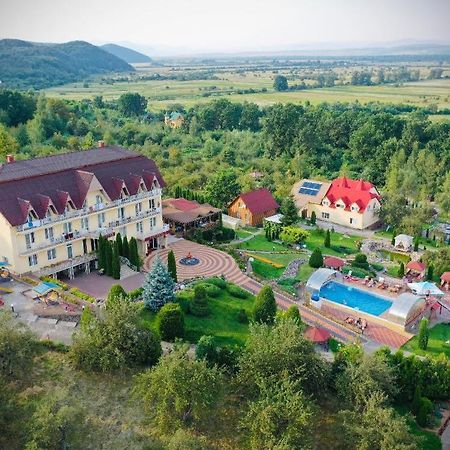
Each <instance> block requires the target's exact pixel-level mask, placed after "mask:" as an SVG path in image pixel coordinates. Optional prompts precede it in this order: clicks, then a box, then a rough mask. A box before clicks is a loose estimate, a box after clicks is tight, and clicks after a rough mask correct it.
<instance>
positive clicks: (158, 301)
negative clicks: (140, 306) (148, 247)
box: [142, 256, 175, 311]
mask: <svg viewBox="0 0 450 450" xmlns="http://www.w3.org/2000/svg"><path fill="white" fill-rule="evenodd" d="M174 287H175V283H174V281H173V280H172V277H171V276H170V274H169V272H168V270H167V268H166V267H165V266H164V264H163V262H162V261H161V258H160V257H159V256H157V257H156V259H155V262H154V263H153V266H152V269H151V270H150V272H148V274H147V276H146V277H145V282H144V286H143V288H144V292H143V295H142V296H143V298H144V305H145V307H146V308H149V309H150V310H152V311H159V310H160V309H161V308H162V307H163V306H164V305H165V304H166V303H169V302H171V301H173V300H174V298H175V296H174V292H173V290H174Z"/></svg>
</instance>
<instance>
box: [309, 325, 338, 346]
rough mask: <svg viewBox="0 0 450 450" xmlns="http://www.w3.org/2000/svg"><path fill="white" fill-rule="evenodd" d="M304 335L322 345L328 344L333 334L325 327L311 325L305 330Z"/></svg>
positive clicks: (314, 342)
mask: <svg viewBox="0 0 450 450" xmlns="http://www.w3.org/2000/svg"><path fill="white" fill-rule="evenodd" d="M303 336H304V337H305V338H306V339H308V341H310V342H312V343H313V344H321V345H323V344H327V343H328V341H329V339H330V338H331V334H330V333H329V332H328V331H327V330H325V329H324V328H320V327H309V328H308V329H307V330H306V331H305V333H304V334H303Z"/></svg>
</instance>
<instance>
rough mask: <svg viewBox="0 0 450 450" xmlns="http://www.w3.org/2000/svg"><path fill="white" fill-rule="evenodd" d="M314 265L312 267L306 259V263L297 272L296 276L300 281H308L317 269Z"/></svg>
mask: <svg viewBox="0 0 450 450" xmlns="http://www.w3.org/2000/svg"><path fill="white" fill-rule="evenodd" d="M316 270H317V269H315V268H314V267H311V266H310V265H309V264H308V261H306V262H305V263H304V264H302V265H301V266H300V267H299V269H298V272H297V276H296V277H295V278H296V279H297V280H298V281H305V282H306V281H308V278H309V277H310V276H311V275H312V274H313V272H314V271H316Z"/></svg>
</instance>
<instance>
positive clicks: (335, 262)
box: [323, 256, 345, 271]
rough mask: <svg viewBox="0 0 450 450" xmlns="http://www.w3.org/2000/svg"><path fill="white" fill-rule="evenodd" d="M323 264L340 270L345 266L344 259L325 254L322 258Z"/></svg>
mask: <svg viewBox="0 0 450 450" xmlns="http://www.w3.org/2000/svg"><path fill="white" fill-rule="evenodd" d="M323 265H324V266H325V267H328V268H329V269H334V270H339V271H340V270H341V269H342V267H344V266H345V261H344V260H343V259H341V258H336V256H326V257H325V258H324V260H323Z"/></svg>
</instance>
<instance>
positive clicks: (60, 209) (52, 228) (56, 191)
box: [0, 141, 169, 278]
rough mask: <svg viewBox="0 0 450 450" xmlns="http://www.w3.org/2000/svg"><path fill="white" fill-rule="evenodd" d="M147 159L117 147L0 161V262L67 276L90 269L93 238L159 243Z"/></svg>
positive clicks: (158, 181)
mask: <svg viewBox="0 0 450 450" xmlns="http://www.w3.org/2000/svg"><path fill="white" fill-rule="evenodd" d="M164 186H165V183H164V180H163V178H162V176H161V174H160V172H159V170H158V168H157V167H156V164H155V162H154V161H152V160H150V159H148V158H146V157H144V156H142V155H139V154H137V153H134V152H131V151H129V150H126V149H124V148H121V147H116V146H105V145H104V144H103V143H102V142H101V141H100V142H99V148H96V149H92V150H87V151H79V152H73V153H65V154H60V155H54V156H48V157H43V158H35V159H30V160H25V161H15V160H14V158H13V157H12V156H8V158H7V162H6V163H4V164H0V261H1V262H6V263H8V264H10V268H11V270H12V272H13V273H16V274H25V273H33V274H35V275H47V276H55V277H60V278H73V277H74V276H76V274H77V273H81V272H87V273H89V272H90V271H91V269H93V268H95V267H96V262H97V261H96V259H97V257H96V249H97V246H98V238H99V236H100V234H101V235H103V236H104V237H106V238H114V236H115V235H116V234H117V233H120V234H121V235H122V237H124V236H127V238H128V240H129V239H130V238H131V237H134V238H135V239H136V240H137V243H138V249H139V252H140V254H141V256H145V255H146V254H148V253H149V252H150V251H151V250H152V249H156V248H161V247H164V246H166V243H167V242H166V239H167V235H168V231H169V230H168V226H167V225H164V224H163V220H162V212H161V190H162V188H163V187H164Z"/></svg>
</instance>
